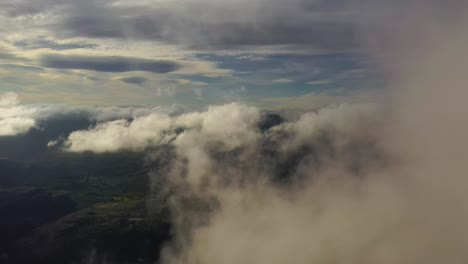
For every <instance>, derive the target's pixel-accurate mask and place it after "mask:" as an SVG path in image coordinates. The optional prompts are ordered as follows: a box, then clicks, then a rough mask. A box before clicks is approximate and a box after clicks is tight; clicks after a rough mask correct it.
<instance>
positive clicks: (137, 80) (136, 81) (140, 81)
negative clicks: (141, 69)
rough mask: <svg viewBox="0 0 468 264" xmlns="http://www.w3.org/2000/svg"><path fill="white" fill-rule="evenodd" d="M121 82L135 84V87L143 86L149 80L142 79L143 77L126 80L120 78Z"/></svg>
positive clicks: (126, 78)
mask: <svg viewBox="0 0 468 264" xmlns="http://www.w3.org/2000/svg"><path fill="white" fill-rule="evenodd" d="M120 80H121V81H122V82H124V83H128V84H135V85H143V84H145V83H146V82H147V81H148V79H147V78H145V77H141V76H130V77H124V78H120Z"/></svg>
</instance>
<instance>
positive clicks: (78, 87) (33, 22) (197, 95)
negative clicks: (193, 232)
mask: <svg viewBox="0 0 468 264" xmlns="http://www.w3.org/2000/svg"><path fill="white" fill-rule="evenodd" d="M366 2H368V1H359V0H288V1H285V0H139V1H135V0H133V1H130V0H79V1H76V0H34V1H32V0H0V23H1V25H2V27H1V28H0V33H1V34H0V92H15V93H17V94H18V95H19V96H20V99H21V101H22V102H27V103H70V104H82V105H158V104H187V105H209V104H213V103H222V102H226V101H245V102H247V103H252V104H257V105H260V106H265V107H271V106H272V105H285V106H287V105H291V104H293V105H294V104H295V103H296V102H302V103H305V104H308V102H309V100H308V99H307V98H309V99H310V98H311V97H314V96H315V97H314V98H320V100H318V101H323V102H328V100H332V101H333V100H335V99H339V98H343V97H346V96H351V95H354V94H356V93H359V92H360V91H363V90H366V91H367V90H369V89H375V88H378V87H379V86H381V85H382V82H383V79H384V78H383V77H382V74H381V72H380V70H379V68H378V66H377V65H376V63H375V61H374V60H373V59H372V56H370V52H369V49H368V43H369V38H368V36H369V34H368V33H369V32H370V31H372V30H375V29H374V28H376V27H379V25H380V23H382V24H384V23H386V22H385V21H387V20H388V19H387V18H388V14H391V13H392V12H398V10H400V9H398V8H394V7H395V6H396V5H397V2H402V1H371V2H372V4H369V3H366ZM389 2H392V3H389ZM399 6H400V7H401V6H404V5H401V4H400V5H399ZM395 10H396V11H395ZM304 98H306V99H307V100H305V99H304ZM316 101H317V100H316ZM317 103H319V102H317Z"/></svg>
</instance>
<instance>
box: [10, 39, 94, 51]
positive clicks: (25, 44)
mask: <svg viewBox="0 0 468 264" xmlns="http://www.w3.org/2000/svg"><path fill="white" fill-rule="evenodd" d="M13 45H14V46H15V47H17V48H20V49H28V50H34V49H51V50H58V51H61V50H71V49H94V48H96V47H98V45H97V44H92V43H84V42H64V43H59V42H56V41H52V40H49V39H46V38H38V39H28V40H19V41H15V42H14V43H13Z"/></svg>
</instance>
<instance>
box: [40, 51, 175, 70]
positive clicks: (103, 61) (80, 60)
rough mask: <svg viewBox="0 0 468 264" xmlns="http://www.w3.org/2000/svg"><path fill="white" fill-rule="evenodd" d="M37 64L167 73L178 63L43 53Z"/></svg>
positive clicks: (48, 66)
mask: <svg viewBox="0 0 468 264" xmlns="http://www.w3.org/2000/svg"><path fill="white" fill-rule="evenodd" d="M39 64H40V65H41V66H42V67H46V68H55V69H82V70H91V71H100V72H130V71H147V72H153V73H168V72H173V71H176V70H177V69H178V68H179V67H180V65H179V64H177V63H175V62H172V61H164V60H149V59H140V58H133V57H119V56H107V57H105V56H95V57H94V56H79V55H59V54H45V55H42V56H40V58H39Z"/></svg>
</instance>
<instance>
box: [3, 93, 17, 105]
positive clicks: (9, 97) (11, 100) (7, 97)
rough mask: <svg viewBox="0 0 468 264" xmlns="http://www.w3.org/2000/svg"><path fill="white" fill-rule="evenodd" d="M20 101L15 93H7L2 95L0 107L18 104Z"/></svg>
mask: <svg viewBox="0 0 468 264" xmlns="http://www.w3.org/2000/svg"><path fill="white" fill-rule="evenodd" d="M18 103H19V100H18V95H17V94H15V93H12V92H10V93H6V94H3V95H2V96H1V97H0V107H9V106H16V105H17V104H18Z"/></svg>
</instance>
